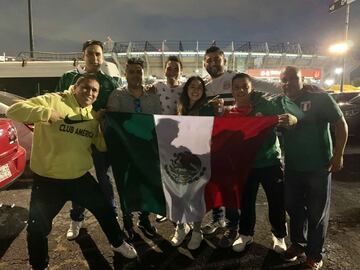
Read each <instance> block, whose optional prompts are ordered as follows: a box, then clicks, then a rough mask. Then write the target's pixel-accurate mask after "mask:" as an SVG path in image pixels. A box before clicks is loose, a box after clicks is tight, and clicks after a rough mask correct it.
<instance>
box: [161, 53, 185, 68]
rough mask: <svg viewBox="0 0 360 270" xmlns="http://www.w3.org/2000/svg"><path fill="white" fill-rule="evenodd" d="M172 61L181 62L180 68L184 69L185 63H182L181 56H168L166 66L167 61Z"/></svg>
mask: <svg viewBox="0 0 360 270" xmlns="http://www.w3.org/2000/svg"><path fill="white" fill-rule="evenodd" d="M170 61H173V62H177V63H179V64H180V69H181V70H182V69H183V64H182V62H181V60H180V59H179V57H177V56H176V55H170V56H169V57H168V59H167V60H166V62H165V66H166V65H167V63H169V62H170Z"/></svg>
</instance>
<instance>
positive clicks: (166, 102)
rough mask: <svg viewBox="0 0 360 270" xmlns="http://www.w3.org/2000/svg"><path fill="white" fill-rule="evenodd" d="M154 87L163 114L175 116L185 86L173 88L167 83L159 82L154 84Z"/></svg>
mask: <svg viewBox="0 0 360 270" xmlns="http://www.w3.org/2000/svg"><path fill="white" fill-rule="evenodd" d="M154 87H155V89H156V93H157V94H158V96H159V98H160V104H161V110H162V114H168V115H175V114H176V108H177V103H178V100H179V98H180V95H181V93H182V90H183V85H179V86H177V87H173V88H172V87H170V86H168V85H167V84H166V83H163V82H157V83H155V84H154Z"/></svg>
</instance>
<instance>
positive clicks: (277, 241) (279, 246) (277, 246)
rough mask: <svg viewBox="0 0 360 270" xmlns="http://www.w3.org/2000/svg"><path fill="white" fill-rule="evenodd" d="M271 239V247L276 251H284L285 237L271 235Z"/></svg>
mask: <svg viewBox="0 0 360 270" xmlns="http://www.w3.org/2000/svg"><path fill="white" fill-rule="evenodd" d="M272 240H273V245H272V249H273V250H274V251H275V252H276V253H279V254H280V253H283V252H285V250H286V249H287V248H286V243H285V238H277V237H276V236H275V235H272Z"/></svg>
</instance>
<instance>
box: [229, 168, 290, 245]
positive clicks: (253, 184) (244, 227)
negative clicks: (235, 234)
mask: <svg viewBox="0 0 360 270" xmlns="http://www.w3.org/2000/svg"><path fill="white" fill-rule="evenodd" d="M260 184H261V185H262V187H263V189H264V191H265V194H266V198H267V201H268V206H269V221H270V224H271V231H272V233H273V234H274V235H275V236H276V237H278V238H283V237H285V236H286V234H287V232H286V215H285V197H284V181H283V171H282V169H281V166H280V165H278V166H271V167H265V168H254V169H253V170H252V171H251V172H250V174H249V177H248V179H247V182H246V184H245V186H244V190H243V197H242V207H241V216H240V221H239V233H240V234H242V235H251V236H253V235H254V228H255V222H256V211H255V210H256V197H257V193H258V190H259V185H260ZM226 211H227V214H226V215H227V218H228V219H229V221H230V224H229V227H232V226H233V225H235V226H236V225H237V220H238V218H239V215H238V211H237V209H236V210H232V209H229V210H228V209H227V210H226Z"/></svg>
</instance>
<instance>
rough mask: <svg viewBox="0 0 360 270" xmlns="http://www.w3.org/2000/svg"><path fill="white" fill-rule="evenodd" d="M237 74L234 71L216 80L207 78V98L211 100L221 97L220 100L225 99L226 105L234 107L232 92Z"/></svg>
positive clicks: (227, 72) (225, 73) (226, 72)
mask: <svg viewBox="0 0 360 270" xmlns="http://www.w3.org/2000/svg"><path fill="white" fill-rule="evenodd" d="M235 74H236V73H235V72H233V71H225V72H224V74H222V75H221V76H219V77H217V78H215V79H212V78H211V77H210V76H209V77H207V78H205V79H204V80H205V81H206V95H207V97H208V98H209V99H211V98H213V97H215V96H216V95H219V98H222V99H224V102H225V105H232V104H233V103H234V98H233V96H232V92H231V83H232V78H233V77H234V76H235Z"/></svg>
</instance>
